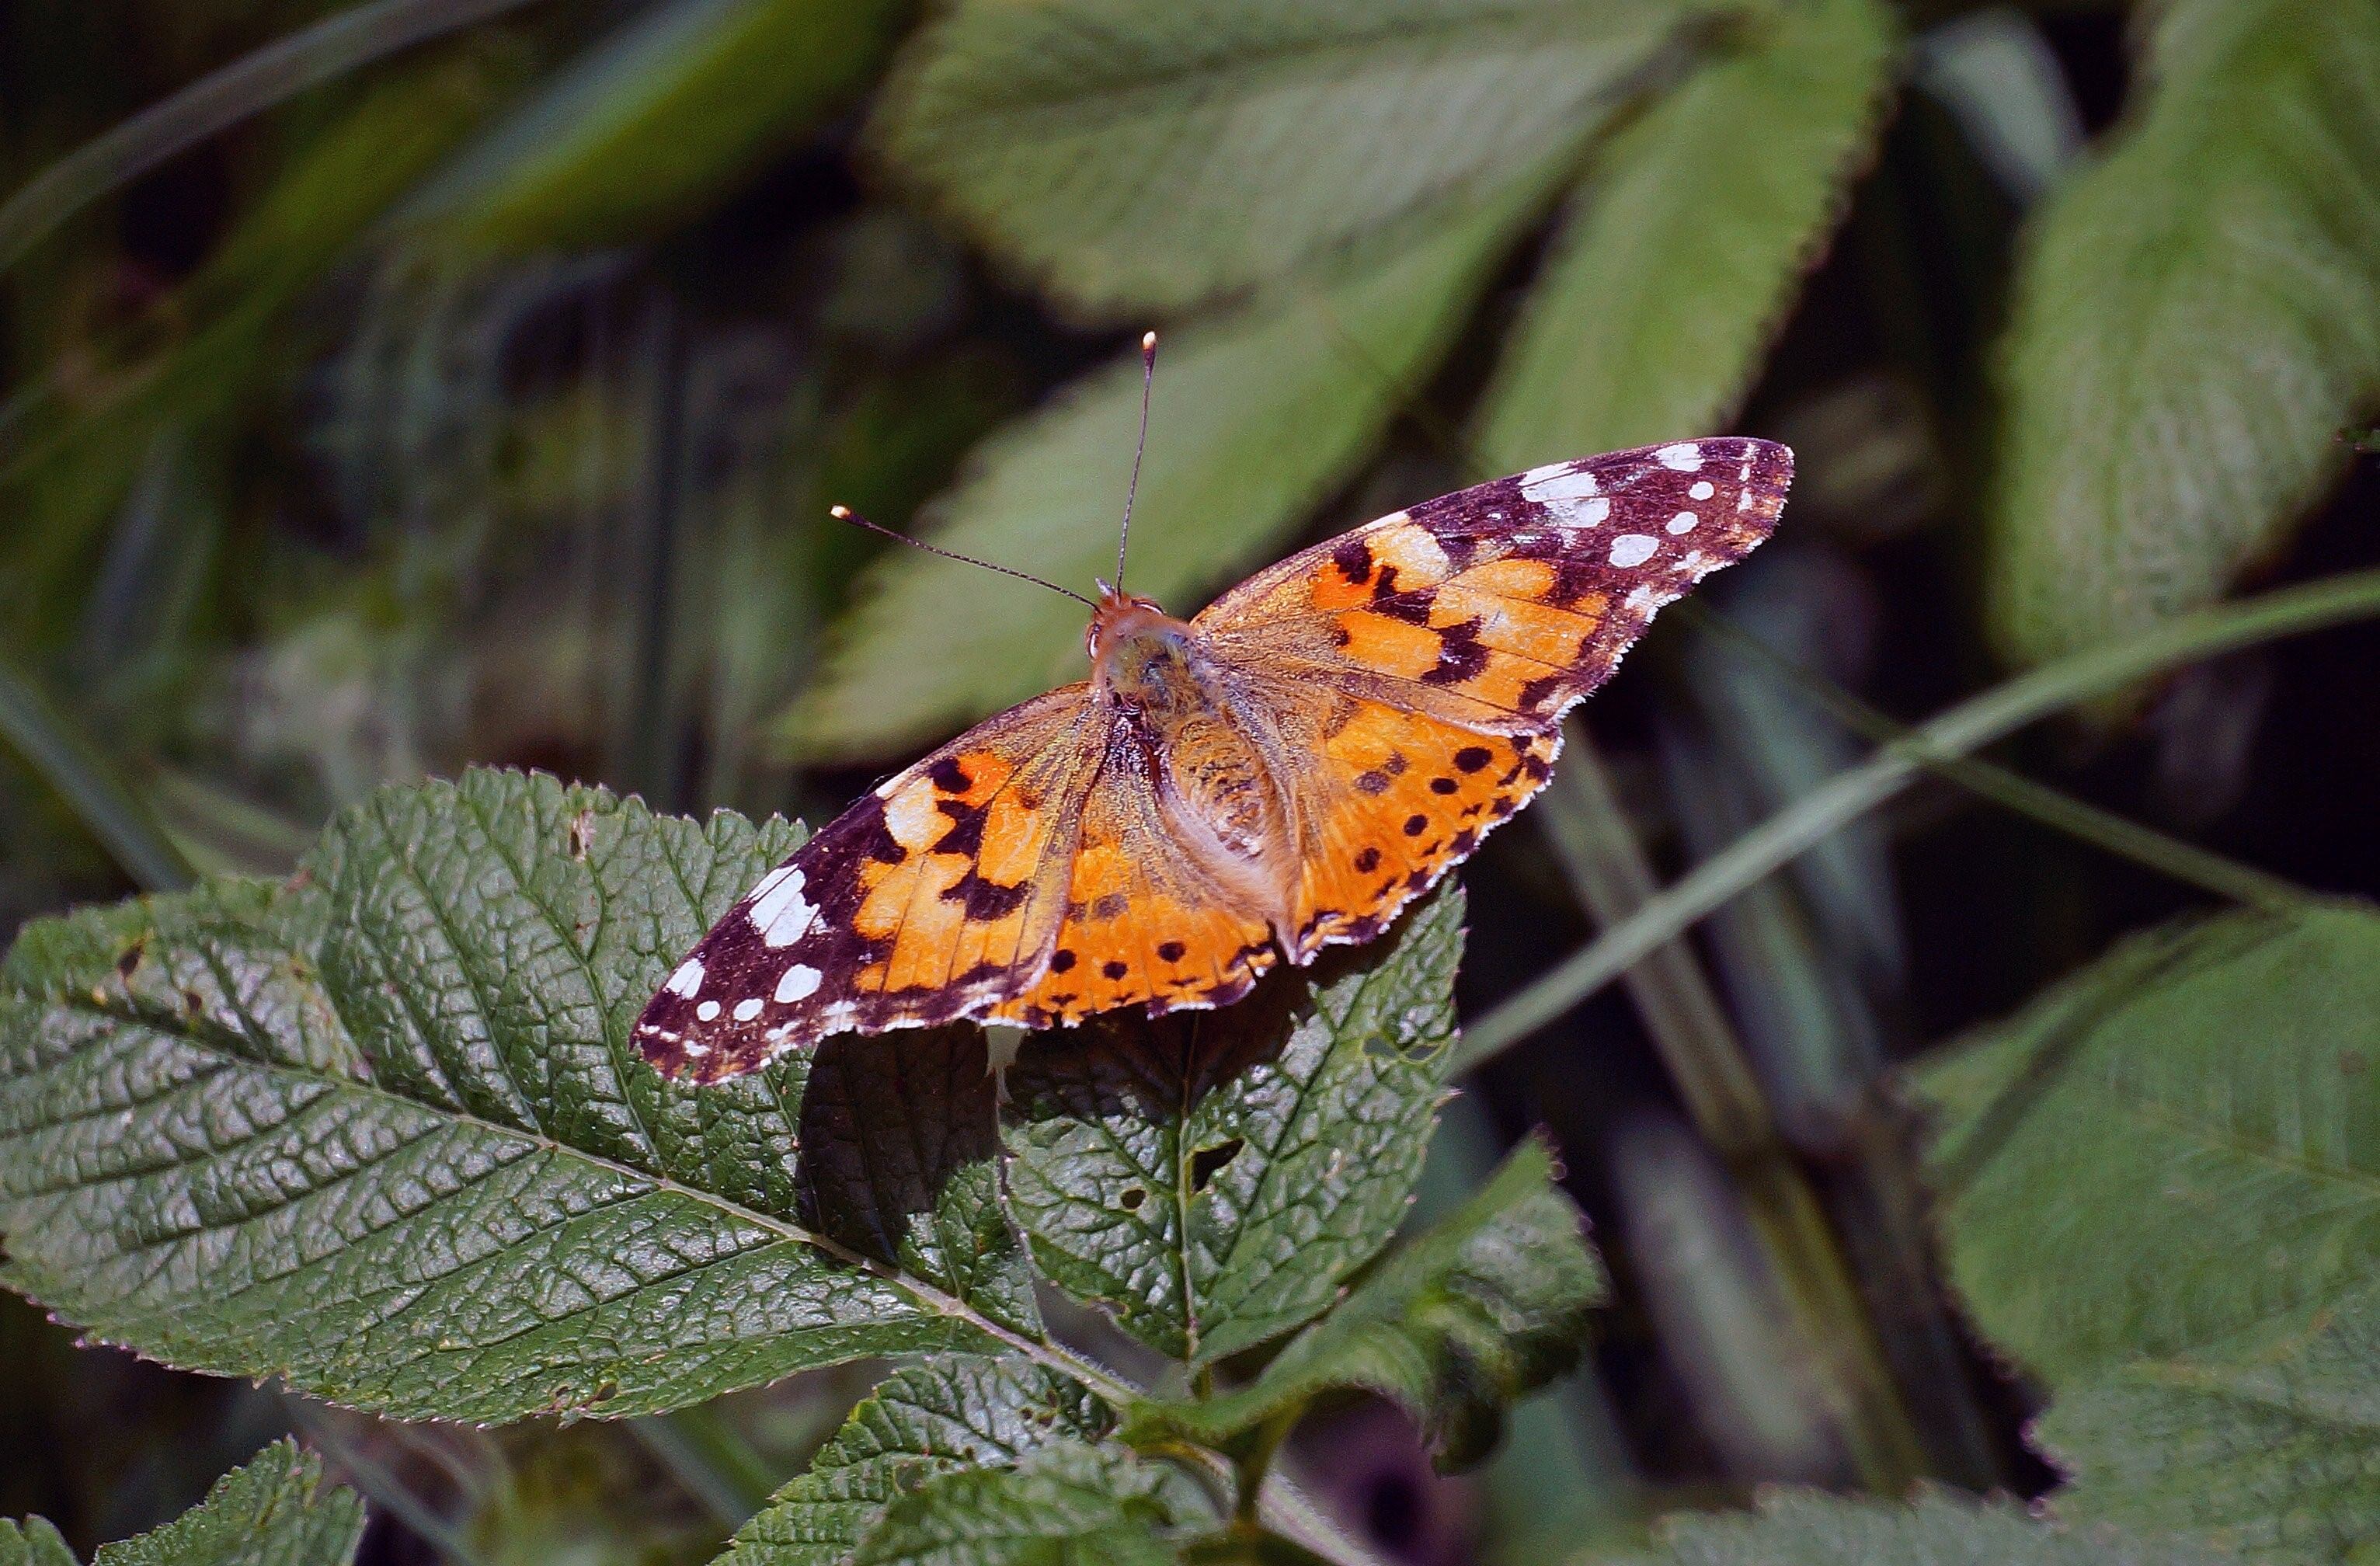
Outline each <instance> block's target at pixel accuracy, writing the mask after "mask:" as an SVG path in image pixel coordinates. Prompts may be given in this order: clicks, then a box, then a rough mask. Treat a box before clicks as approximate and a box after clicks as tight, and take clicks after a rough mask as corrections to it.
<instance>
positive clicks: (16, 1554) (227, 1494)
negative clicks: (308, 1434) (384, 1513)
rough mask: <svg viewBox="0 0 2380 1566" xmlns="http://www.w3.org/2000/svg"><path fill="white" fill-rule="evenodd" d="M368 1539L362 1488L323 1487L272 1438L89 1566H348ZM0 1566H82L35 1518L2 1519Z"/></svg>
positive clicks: (316, 1463)
mask: <svg viewBox="0 0 2380 1566" xmlns="http://www.w3.org/2000/svg"><path fill="white" fill-rule="evenodd" d="M363 1537H364V1506H363V1502H362V1501H361V1500H359V1499H357V1497H356V1493H355V1491H353V1490H350V1489H345V1488H342V1487H339V1486H336V1485H329V1484H325V1483H323V1481H322V1460H321V1459H320V1458H318V1457H316V1456H315V1455H314V1454H313V1453H311V1452H307V1451H299V1450H298V1449H297V1447H296V1446H295V1445H294V1444H292V1443H291V1442H288V1441H275V1442H273V1444H272V1445H271V1446H269V1447H266V1448H265V1449H264V1450H263V1451H260V1452H258V1453H257V1454H256V1456H255V1457H253V1458H252V1459H250V1460H249V1463H248V1465H247V1466H246V1467H243V1468H235V1469H233V1470H232V1471H231V1472H230V1473H228V1474H226V1475H224V1476H223V1477H222V1478H220V1479H218V1480H216V1481H215V1482H214V1486H213V1487H212V1488H211V1489H210V1490H208V1491H207V1499H204V1500H202V1501H200V1503H199V1504H198V1505H196V1506H194V1507H192V1508H191V1509H190V1510H189V1511H185V1512H183V1513H182V1514H181V1515H180V1516H179V1517H176V1518H175V1519H174V1520H173V1521H172V1522H170V1523H168V1524H165V1525H164V1527H162V1528H154V1529H152V1530H151V1531H149V1532H148V1533H145V1534H141V1535H140V1536H137V1537H134V1538H128V1539H125V1540H122V1541H120V1542H119V1543H115V1544H110V1545H102V1546H101V1547H100V1548H99V1553H98V1554H96V1555H94V1556H93V1557H91V1566H347V1563H348V1562H350V1561H352V1560H355V1558H356V1549H357V1547H358V1546H359V1545H361V1544H362V1543H363ZM0 1566H75V1558H74V1553H73V1551H71V1550H69V1549H67V1544H66V1540H64V1539H62V1538H60V1537H59V1536H58V1532H57V1530H56V1529H55V1528H53V1527H51V1526H50V1525H49V1524H47V1523H45V1522H43V1521H42V1519H41V1518H39V1517H32V1518H28V1519H27V1520H26V1521H25V1524H24V1525H23V1526H22V1527H21V1528H20V1527H19V1526H18V1524H14V1523H9V1522H6V1521H0Z"/></svg>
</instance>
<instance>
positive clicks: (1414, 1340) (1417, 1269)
mask: <svg viewBox="0 0 2380 1566" xmlns="http://www.w3.org/2000/svg"><path fill="white" fill-rule="evenodd" d="M1553 1172H1554V1168H1553V1159H1552V1156H1551V1155H1550V1154H1549V1153H1548V1151H1547V1149H1546V1147H1545V1144H1543V1143H1542V1142H1535V1141H1532V1142H1528V1143H1524V1145H1523V1146H1522V1147H1521V1148H1520V1149H1519V1150H1518V1151H1517V1152H1515V1153H1513V1155H1512V1157H1511V1158H1510V1159H1506V1160H1505V1163H1504V1167H1503V1168H1502V1169H1500V1170H1499V1171H1497V1173H1496V1174H1495V1176H1494V1177H1493V1178H1492V1179H1490V1180H1489V1181H1488V1184H1487V1185H1486V1187H1485V1188H1483V1189H1482V1190H1481V1191H1480V1192H1479V1194H1478V1195H1477V1196H1474V1197H1472V1199H1471V1200H1470V1201H1468V1202H1466V1203H1464V1204H1463V1208H1461V1210H1459V1211H1457V1212H1455V1213H1454V1214H1452V1215H1451V1216H1450V1217H1449V1218H1448V1219H1447V1220H1445V1221H1444V1222H1442V1223H1440V1224H1439V1225H1438V1226H1437V1227H1436V1228H1434V1229H1431V1230H1430V1231H1429V1232H1427V1233H1425V1234H1422V1235H1420V1236H1419V1237H1417V1238H1416V1239H1415V1240H1413V1241H1412V1242H1410V1243H1409V1244H1406V1245H1405V1246H1404V1247H1403V1249H1401V1250H1398V1251H1396V1252H1393V1253H1391V1254H1390V1256H1389V1257H1388V1258H1387V1259H1386V1260H1385V1261H1383V1262H1382V1263H1381V1264H1380V1266H1379V1268H1378V1269H1377V1270H1376V1271H1374V1272H1373V1273H1372V1275H1371V1276H1370V1277H1368V1278H1366V1279H1365V1280H1364V1281H1363V1282H1362V1283H1360V1284H1359V1285H1357V1286H1356V1289H1355V1291H1354V1293H1352V1294H1351V1295H1349V1296H1348V1298H1347V1299H1346V1301H1345V1302H1344V1303H1343V1304H1342V1305H1339V1306H1338V1307H1337V1308H1336V1309H1334V1310H1332V1311H1331V1312H1330V1315H1329V1316H1327V1317H1323V1319H1321V1320H1320V1321H1318V1322H1317V1323H1315V1324H1314V1325H1313V1326H1311V1327H1309V1328H1307V1329H1305V1331H1304V1332H1302V1333H1300V1334H1299V1335H1298V1336H1297V1337H1295V1338H1293V1339H1292V1340H1290V1342H1289V1344H1288V1346H1287V1347H1285V1348H1283V1349H1282V1350H1281V1354H1280V1355H1279V1356H1278V1357H1277V1358H1275V1359H1274V1360H1273V1362H1272V1363H1271V1364H1270V1365H1269V1366H1266V1367H1265V1370H1264V1374H1263V1375H1261V1376H1259V1377H1258V1378H1257V1379H1256V1381H1255V1382H1254V1383H1253V1384H1252V1385H1250V1386H1247V1387H1245V1388H1243V1389H1241V1390H1237V1391H1233V1392H1227V1393H1224V1394H1223V1395H1221V1396H1220V1397H1215V1398H1209V1399H1206V1400H1203V1401H1200V1402H1168V1403H1151V1404H1145V1405H1143V1406H1142V1407H1141V1408H1140V1409H1139V1410H1137V1411H1135V1414H1134V1415H1133V1419H1132V1422H1131V1425H1130V1426H1129V1427H1128V1429H1127V1435H1128V1436H1129V1438H1130V1439H1132V1440H1133V1441H1134V1442H1135V1444H1141V1443H1143V1442H1145V1441H1146V1440H1147V1439H1149V1438H1152V1437H1154V1436H1155V1435H1157V1434H1159V1433H1160V1432H1166V1431H1171V1432H1173V1433H1176V1434H1179V1435H1182V1436H1185V1437H1187V1438H1188V1439H1192V1440H1195V1441H1200V1442H1203V1443H1205V1444H1207V1445H1209V1446H1223V1445H1225V1444H1227V1443H1229V1442H1231V1441H1233V1440H1234V1439H1237V1438H1240V1437H1243V1436H1245V1435H1246V1434H1247V1433H1248V1432H1250V1431H1252V1430H1256V1429H1257V1428H1259V1427H1261V1426H1266V1425H1268V1424H1269V1423H1271V1422H1274V1421H1278V1420H1284V1419H1294V1418H1295V1417H1296V1416H1297V1414H1298V1413H1299V1412H1300V1411H1301V1410H1303V1409H1304V1408H1305V1405H1306V1404H1307V1403H1309V1402H1312V1401H1313V1400H1314V1399H1315V1398H1317V1397H1319V1396H1321V1395H1323V1394H1324V1393H1326V1392H1330V1391H1333V1390H1342V1389H1350V1388H1362V1389H1365V1390H1370V1391H1374V1392H1378V1393H1379V1394H1380V1395H1381V1396H1383V1397H1387V1398H1390V1399H1391V1400H1393V1401H1394V1402H1397V1403H1398V1404H1399V1405H1400V1406H1402V1407H1403V1409H1404V1410H1405V1412H1406V1413H1408V1414H1412V1415H1413V1417H1414V1419H1415V1421H1416V1422H1417V1423H1419V1424H1420V1425H1421V1426H1422V1428H1423V1429H1424V1430H1425V1431H1426V1432H1427V1434H1428V1437H1429V1440H1430V1445H1431V1446H1432V1448H1433V1449H1434V1450H1435V1451H1436V1452H1437V1454H1438V1458H1439V1463H1440V1464H1441V1465H1443V1466H1445V1467H1448V1468H1460V1467H1464V1466H1468V1465H1469V1464H1470V1463H1475V1462H1476V1461H1478V1459H1479V1458H1481V1457H1483V1456H1485V1455H1486V1454H1487V1452H1488V1451H1489V1449H1491V1448H1492V1447H1493V1446H1494V1445H1495V1444H1496V1439H1497V1437H1498V1435H1499V1434H1500V1432H1501V1430H1502V1427H1503V1415H1504V1410H1505V1408H1506V1406H1507V1405H1509V1404H1511V1403H1512V1402H1514V1401H1516V1400H1517V1399H1519V1398H1520V1397H1521V1396H1523V1395H1524V1394H1525V1393H1527V1392H1530V1391H1533V1390H1536V1388H1538V1387H1541V1386H1543V1385H1544V1384H1545V1383H1546V1382H1547V1381H1548V1380H1550V1379H1552V1378H1554V1377H1556V1376H1558V1375H1560V1374H1561V1373H1562V1372H1563V1371H1565V1370H1567V1369H1569V1368H1570V1366H1572V1365H1573V1363H1574V1362H1575V1361H1576V1360H1577V1357H1578V1351H1579V1344H1580V1341H1581V1340H1582V1339H1583V1338H1584V1337H1585V1331H1586V1319H1587V1312H1588V1311H1589V1310H1590V1309H1591V1308H1592V1307H1594V1306H1595V1305H1597V1304H1598V1303H1600V1301H1601V1300H1602V1297H1603V1273H1602V1269H1600V1268H1598V1267H1597V1265H1596V1260H1595V1256H1594V1253H1593V1252H1591V1251H1590V1250H1588V1249H1587V1245H1586V1238H1585V1220H1584V1219H1583V1218H1582V1217H1581V1216H1580V1214H1579V1211H1578V1208H1575V1207H1573V1205H1572V1204H1571V1201H1570V1198H1569V1197H1567V1196H1563V1195H1562V1194H1561V1193H1560V1191H1559V1190H1557V1189H1556V1188H1555V1187H1554V1185H1553V1184H1552V1180H1553Z"/></svg>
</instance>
